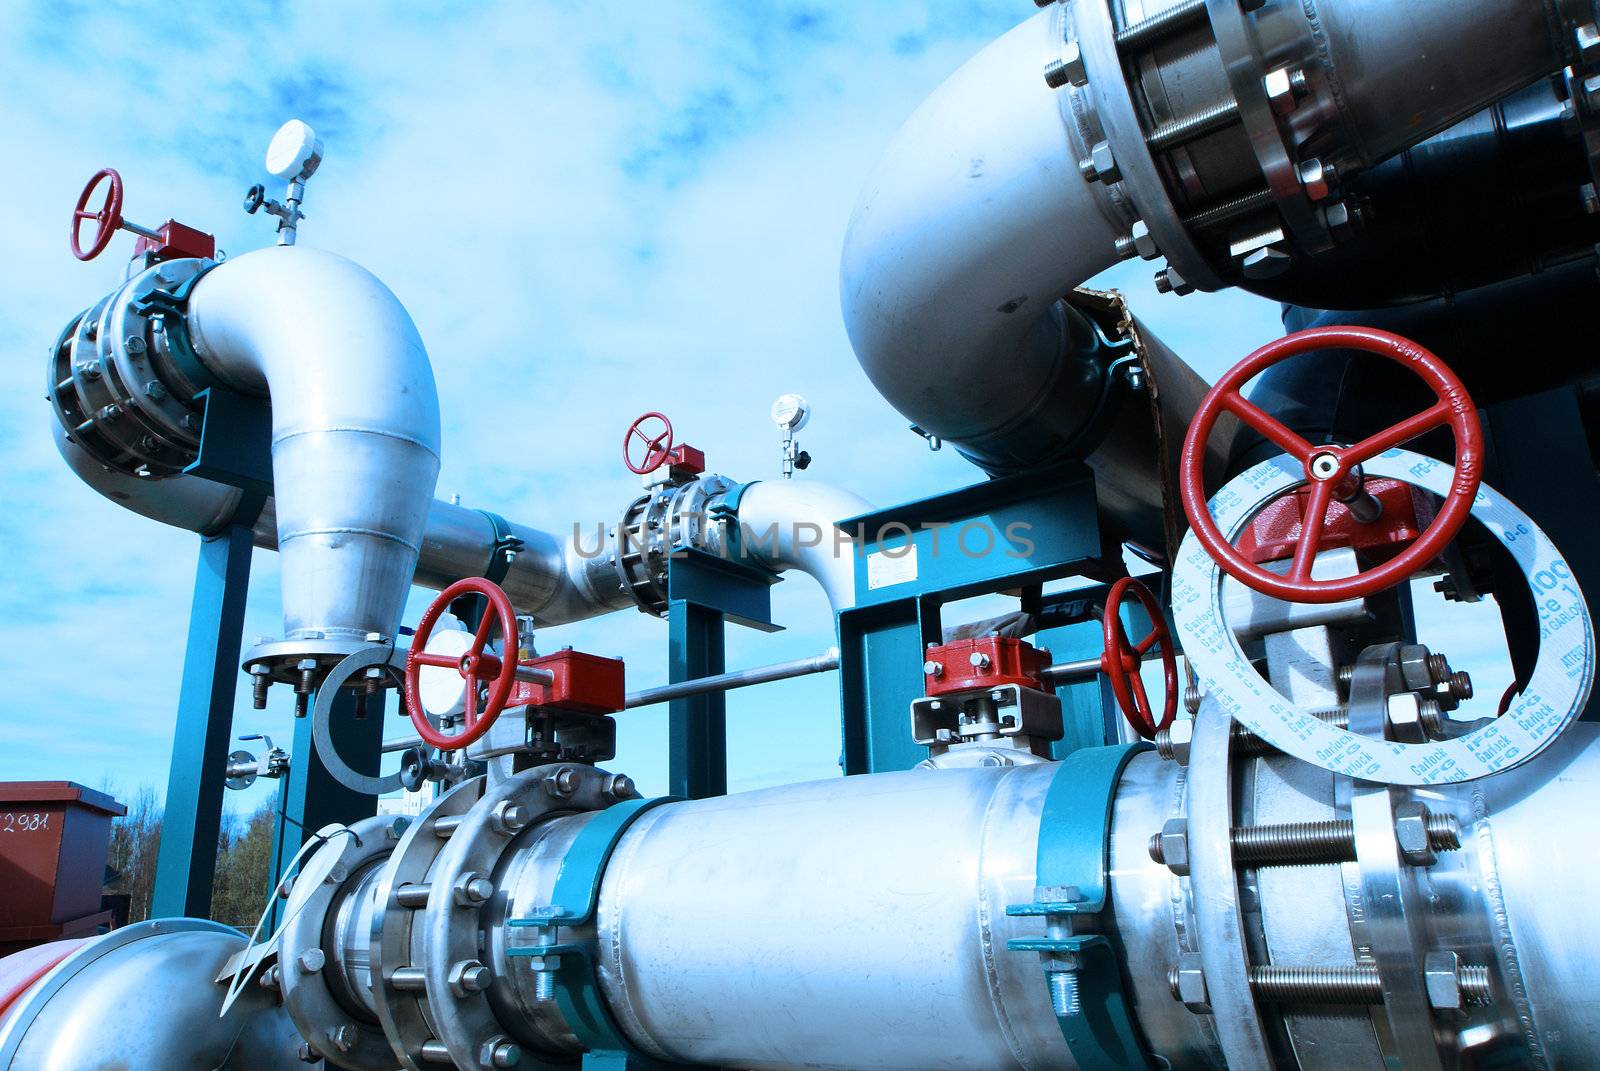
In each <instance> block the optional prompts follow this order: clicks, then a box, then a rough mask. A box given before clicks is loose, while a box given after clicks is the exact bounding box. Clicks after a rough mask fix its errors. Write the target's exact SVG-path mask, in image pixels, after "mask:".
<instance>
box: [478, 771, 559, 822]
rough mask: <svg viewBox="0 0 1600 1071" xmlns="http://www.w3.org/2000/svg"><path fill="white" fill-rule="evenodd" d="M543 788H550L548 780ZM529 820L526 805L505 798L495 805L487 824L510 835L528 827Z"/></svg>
mask: <svg viewBox="0 0 1600 1071" xmlns="http://www.w3.org/2000/svg"><path fill="white" fill-rule="evenodd" d="M551 776H552V777H554V776H555V775H554V774H552V775H551ZM545 788H546V789H547V790H549V789H550V783H549V781H546V782H545ZM531 820H532V819H530V818H529V816H528V809H527V808H526V807H524V806H522V804H520V803H512V802H511V801H510V800H505V801H503V802H501V803H500V805H499V806H497V807H495V809H494V813H493V814H492V815H490V816H489V825H490V826H491V827H492V828H493V829H494V831H495V832H496V833H501V834H504V835H505V836H510V835H512V834H513V833H520V832H522V831H523V830H524V829H526V828H528V823H529V822H530V821H531Z"/></svg>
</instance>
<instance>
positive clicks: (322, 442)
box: [187, 246, 439, 639]
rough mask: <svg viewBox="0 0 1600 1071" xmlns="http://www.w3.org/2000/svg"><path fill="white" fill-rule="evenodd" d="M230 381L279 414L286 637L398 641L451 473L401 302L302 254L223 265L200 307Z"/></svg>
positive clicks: (273, 251) (209, 344)
mask: <svg viewBox="0 0 1600 1071" xmlns="http://www.w3.org/2000/svg"><path fill="white" fill-rule="evenodd" d="M187 319H188V327H189V334H190V337H191V339H192V341H193V343H194V349H195V353H196V355H197V356H199V358H200V360H201V361H202V362H203V363H204V364H205V365H206V367H207V368H208V369H209V370H210V371H211V372H212V373H213V374H214V375H216V376H217V378H218V379H220V380H222V381H223V382H224V383H226V384H227V385H229V386H230V387H233V388H234V389H236V390H238V391H241V392H243V393H246V394H252V395H257V396H260V395H265V396H267V398H268V399H269V400H270V402H271V406H272V475H273V485H274V487H275V489H276V492H277V494H276V519H277V533H276V539H277V545H278V551H279V553H280V554H282V555H283V609H284V633H285V637H286V638H288V639H301V638H307V637H311V636H314V635H315V634H316V633H321V634H323V635H325V636H330V637H342V636H360V635H364V634H366V633H369V632H378V633H382V634H383V635H385V636H393V635H394V634H395V630H396V628H397V626H398V625H399V621H400V613H401V610H402V608H403V607H404V605H405V598H406V593H407V591H408V590H409V589H410V586H411V577H412V572H413V570H414V569H415V567H416V564H417V555H418V552H419V550H420V548H421V544H422V534H423V529H424V525H425V523H426V521H427V517H428V508H429V503H430V501H431V500H432V498H433V488H434V481H435V479H436V478H437V476H438V473H439V402H438V395H437V393H436V391H435V388H434V382H433V369H432V367H431V366H430V365H429V363H428V354H427V351H426V350H425V349H424V348H423V345H422V339H421V338H420V337H419V336H418V334H417V329H416V326H415V325H414V324H413V323H412V322H411V317H410V316H409V315H407V313H406V310H405V308H404V306H402V305H401V304H400V301H399V299H398V298H396V297H395V296H394V294H393V293H391V292H390V291H389V289H388V288H387V287H385V286H384V285H383V283H381V282H379V281H378V279H377V278H376V277H375V276H373V275H372V274H371V273H370V272H368V271H367V270H366V269H364V268H362V267H360V266H359V265H357V264H355V263H353V262H351V261H349V260H346V259H344V258H343V257H339V256H335V255H334V254H332V253H327V252H323V251H321V250H317V249H308V248H305V247H303V246H275V247H271V248H267V249H261V250H257V251H256V252H253V253H248V254H246V255H244V256H241V257H238V258H237V259H234V260H230V261H228V262H226V263H224V264H221V265H219V266H217V267H216V268H214V269H213V270H211V271H210V272H208V273H207V274H206V275H205V276H203V277H202V278H201V279H200V281H199V282H198V283H197V284H196V285H195V287H194V291H193V293H192V295H191V296H190V299H189V312H188V318H187Z"/></svg>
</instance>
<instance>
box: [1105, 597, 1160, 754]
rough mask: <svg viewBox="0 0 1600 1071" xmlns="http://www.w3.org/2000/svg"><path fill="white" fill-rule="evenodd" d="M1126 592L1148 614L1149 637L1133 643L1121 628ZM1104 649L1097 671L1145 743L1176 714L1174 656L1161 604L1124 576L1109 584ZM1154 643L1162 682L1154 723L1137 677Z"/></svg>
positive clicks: (1153, 717) (1142, 682)
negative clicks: (1162, 696) (1162, 700)
mask: <svg viewBox="0 0 1600 1071" xmlns="http://www.w3.org/2000/svg"><path fill="white" fill-rule="evenodd" d="M1129 592H1132V593H1133V595H1134V596H1135V597H1136V598H1137V599H1138V600H1139V602H1140V603H1142V604H1143V605H1144V609H1145V613H1147V614H1149V615H1150V621H1151V622H1152V626H1151V629H1150V635H1148V636H1146V637H1145V638H1144V639H1142V640H1140V641H1139V642H1138V643H1133V642H1132V641H1130V640H1129V639H1128V633H1127V630H1126V629H1125V628H1124V627H1123V625H1122V600H1123V597H1124V596H1126V595H1127V594H1128V593H1129ZM1104 625H1105V650H1104V651H1103V652H1102V653H1101V655H1100V670H1101V672H1102V673H1104V674H1105V675H1106V677H1107V678H1108V679H1109V680H1110V681H1111V693H1112V694H1113V695H1115V696H1116V697H1117V705H1118V706H1120V707H1121V708H1122V713H1123V714H1124V715H1126V716H1127V718H1128V724H1129V725H1132V726H1133V728H1134V731H1135V732H1137V733H1138V734H1139V735H1140V736H1142V737H1144V738H1145V739H1146V740H1149V739H1150V738H1151V737H1153V736H1155V735H1156V733H1158V732H1160V731H1161V730H1162V729H1165V728H1166V727H1167V726H1169V725H1171V724H1172V719H1173V717H1174V716H1175V715H1176V714H1177V713H1178V657H1177V654H1176V653H1175V652H1174V651H1173V649H1172V637H1171V636H1170V635H1168V633H1167V622H1166V619H1165V618H1164V617H1162V616H1161V604H1160V603H1158V602H1156V597H1155V595H1154V594H1152V593H1151V591H1150V589H1149V588H1147V587H1145V586H1144V585H1143V584H1141V583H1140V582H1139V581H1137V580H1135V579H1134V578H1133V577H1131V576H1125V577H1123V578H1122V579H1121V580H1119V581H1117V582H1116V583H1115V584H1112V585H1111V591H1110V593H1109V594H1108V595H1107V596H1106V609H1105V617H1104ZM1156 644H1160V645H1161V676H1162V678H1163V680H1164V682H1165V688H1166V693H1167V696H1166V702H1165V703H1163V704H1162V708H1161V720H1160V721H1159V722H1158V721H1156V720H1155V712H1154V711H1153V710H1152V709H1151V707H1150V697H1149V696H1147V695H1146V694H1145V691H1144V681H1143V680H1142V679H1141V678H1140V676H1139V666H1140V665H1141V664H1142V663H1143V662H1144V658H1145V655H1147V654H1149V653H1150V648H1152V647H1154V646H1155V645H1156Z"/></svg>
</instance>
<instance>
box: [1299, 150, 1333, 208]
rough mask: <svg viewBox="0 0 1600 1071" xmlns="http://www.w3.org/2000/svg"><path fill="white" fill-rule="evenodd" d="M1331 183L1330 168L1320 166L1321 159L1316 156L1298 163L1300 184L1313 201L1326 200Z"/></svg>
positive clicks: (1331, 186)
mask: <svg viewBox="0 0 1600 1071" xmlns="http://www.w3.org/2000/svg"><path fill="white" fill-rule="evenodd" d="M1332 184H1333V175H1332V172H1331V169H1330V168H1326V167H1324V166H1322V161H1321V160H1319V159H1317V158H1316V157H1312V158H1311V159H1309V160H1307V161H1305V162H1304V163H1302V164H1301V165H1300V186H1301V187H1302V188H1303V189H1304V190H1305V191H1306V196H1307V197H1309V198H1311V199H1312V200H1313V201H1322V200H1326V199H1327V196H1328V193H1329V191H1330V190H1331V189H1332V188H1333V185H1332Z"/></svg>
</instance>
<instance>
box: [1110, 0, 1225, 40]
mask: <svg viewBox="0 0 1600 1071" xmlns="http://www.w3.org/2000/svg"><path fill="white" fill-rule="evenodd" d="M1205 18H1206V0H1183V3H1181V4H1174V5H1173V6H1172V7H1169V8H1167V9H1166V10H1165V11H1163V12H1161V13H1160V14H1158V15H1152V16H1150V17H1149V18H1147V19H1142V20H1140V21H1139V22H1136V23H1134V24H1133V25H1132V26H1128V27H1126V28H1124V29H1121V30H1118V31H1117V38H1116V40H1117V47H1118V48H1137V47H1138V46H1140V45H1143V44H1146V43H1149V42H1151V41H1157V40H1161V39H1164V38H1167V37H1170V36H1172V35H1173V34H1175V33H1181V32H1182V31H1184V30H1187V29H1188V28H1189V27H1191V26H1196V25H1199V24H1200V23H1201V22H1204V21H1205Z"/></svg>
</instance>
